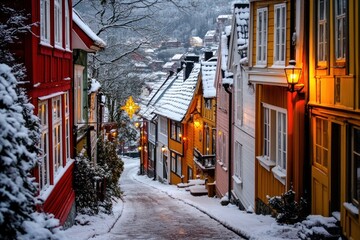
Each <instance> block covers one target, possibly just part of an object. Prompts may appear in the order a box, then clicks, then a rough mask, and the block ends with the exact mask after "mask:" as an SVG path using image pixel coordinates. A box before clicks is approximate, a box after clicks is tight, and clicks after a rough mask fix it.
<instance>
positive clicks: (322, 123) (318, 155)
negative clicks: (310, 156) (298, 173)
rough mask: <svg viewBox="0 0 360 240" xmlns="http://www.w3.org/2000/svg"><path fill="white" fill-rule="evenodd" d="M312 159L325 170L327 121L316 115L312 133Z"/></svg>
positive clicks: (326, 164)
mask: <svg viewBox="0 0 360 240" xmlns="http://www.w3.org/2000/svg"><path fill="white" fill-rule="evenodd" d="M314 135H315V136H314V138H315V139H314V142H315V149H314V154H315V156H314V159H315V164H316V165H317V166H318V167H320V168H322V169H324V170H327V168H328V152H329V148H328V122H327V120H326V119H323V118H319V117H316V118H315V134H314Z"/></svg>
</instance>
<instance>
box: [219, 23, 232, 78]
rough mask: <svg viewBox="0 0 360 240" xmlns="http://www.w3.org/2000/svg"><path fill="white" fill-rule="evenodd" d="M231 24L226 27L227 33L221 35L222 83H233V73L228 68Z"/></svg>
mask: <svg viewBox="0 0 360 240" xmlns="http://www.w3.org/2000/svg"><path fill="white" fill-rule="evenodd" d="M230 33H231V26H226V27H225V33H223V34H222V35H221V70H222V71H223V74H224V76H223V79H222V83H228V84H233V78H232V73H230V72H229V71H228V69H227V60H228V56H229V44H228V43H229V41H228V38H229V37H230Z"/></svg>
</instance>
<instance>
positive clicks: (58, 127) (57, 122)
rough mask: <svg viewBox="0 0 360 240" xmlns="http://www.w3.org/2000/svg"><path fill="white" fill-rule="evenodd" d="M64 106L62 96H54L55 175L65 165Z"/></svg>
mask: <svg viewBox="0 0 360 240" xmlns="http://www.w3.org/2000/svg"><path fill="white" fill-rule="evenodd" d="M61 114H62V108H61V96H57V97H54V98H52V125H53V136H52V138H53V166H54V175H56V174H58V173H59V170H60V169H61V168H62V167H63V162H62V117H61Z"/></svg>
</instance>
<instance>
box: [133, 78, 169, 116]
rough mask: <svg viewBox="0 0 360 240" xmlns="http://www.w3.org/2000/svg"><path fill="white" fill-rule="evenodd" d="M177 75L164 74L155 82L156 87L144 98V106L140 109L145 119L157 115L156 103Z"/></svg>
mask: <svg viewBox="0 0 360 240" xmlns="http://www.w3.org/2000/svg"><path fill="white" fill-rule="evenodd" d="M175 78H176V76H175V75H173V76H164V77H162V78H161V80H160V81H158V82H156V83H155V84H154V88H153V90H152V91H151V93H150V95H149V96H148V97H147V98H146V99H145V100H144V104H143V106H141V110H140V111H139V115H140V116H142V117H143V118H145V119H148V120H151V119H153V118H154V117H155V113H154V110H155V104H156V103H157V102H158V100H159V99H160V98H161V96H162V95H163V93H164V91H166V89H168V87H169V86H170V84H171V83H172V82H173V81H174V80H175Z"/></svg>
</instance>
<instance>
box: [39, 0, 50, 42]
mask: <svg viewBox="0 0 360 240" xmlns="http://www.w3.org/2000/svg"><path fill="white" fill-rule="evenodd" d="M40 39H41V43H46V44H50V0H41V1H40Z"/></svg>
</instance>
